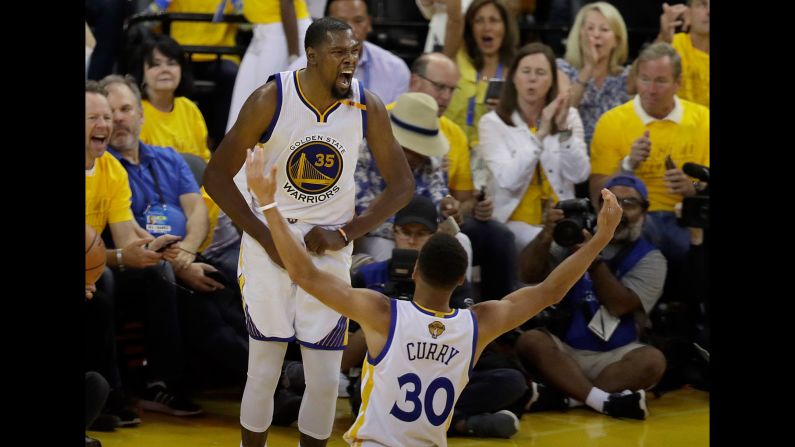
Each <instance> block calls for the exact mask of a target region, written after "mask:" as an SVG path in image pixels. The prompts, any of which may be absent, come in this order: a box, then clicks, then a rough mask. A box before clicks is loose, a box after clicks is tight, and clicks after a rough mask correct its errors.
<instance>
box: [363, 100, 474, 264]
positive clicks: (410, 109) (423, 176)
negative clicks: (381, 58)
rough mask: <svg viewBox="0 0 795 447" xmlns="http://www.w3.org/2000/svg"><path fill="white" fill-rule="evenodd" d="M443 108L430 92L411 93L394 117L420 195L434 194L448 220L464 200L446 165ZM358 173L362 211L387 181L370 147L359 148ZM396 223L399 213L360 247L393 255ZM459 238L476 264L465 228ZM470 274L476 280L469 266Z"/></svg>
mask: <svg viewBox="0 0 795 447" xmlns="http://www.w3.org/2000/svg"><path fill="white" fill-rule="evenodd" d="M438 110H439V106H438V105H437V103H436V100H434V99H433V98H432V97H431V96H430V95H427V94H425V93H419V92H409V93H404V94H402V95H400V96H399V97H398V100H397V101H396V102H395V104H394V107H393V108H392V110H391V111H390V113H389V115H390V116H389V118H390V121H391V124H392V133H393V134H394V135H395V140H397V142H398V144H400V146H401V147H402V148H403V152H404V153H405V154H406V160H407V161H408V162H409V167H410V168H411V171H412V173H413V174H414V183H415V188H416V189H415V191H414V194H416V195H421V196H425V197H428V198H430V199H431V200H432V201H433V203H434V205H436V207H437V209H438V210H439V214H440V217H441V218H442V219H445V218H446V217H448V216H454V215H455V214H456V213H457V212H458V207H459V205H460V203H459V202H458V201H457V200H455V199H454V198H453V197H452V196H451V195H450V194H449V192H450V191H449V189H448V188H447V180H446V179H445V175H444V172H443V171H442V169H441V159H442V157H443V156H444V155H445V154H447V152H448V150H449V148H450V145H449V143H448V142H447V139H446V138H445V136H444V134H443V133H442V132H441V131H440V129H439V118H438V116H437V112H438ZM355 176H356V185H357V193H356V210H357V212H359V210H364V209H367V208H368V207H369V206H370V202H371V201H372V200H373V198H375V197H376V196H377V195H378V194H380V193H381V191H382V190H383V189H384V186H385V184H384V180H383V179H382V178H381V174H380V172H379V171H378V168H377V167H376V165H375V162H374V160H373V158H372V154H370V151H369V150H365V149H363V150H361V151H359V162H358V165H357V166H356V174H355ZM392 223H393V218H390V219H389V220H387V221H386V222H384V223H383V224H381V225H380V226H379V227H377V228H376V229H374V230H372V231H371V232H370V233H369V234H368V235H367V236H366V237H364V238H362V239H361V240H360V245H358V246H357V250H358V251H359V252H365V253H367V254H369V255H371V256H372V257H373V258H374V259H375V260H376V261H383V260H386V259H388V258H389V257H390V256H391V254H392V248H394V246H395V242H394V240H393V239H392V237H393V236H392ZM456 238H457V239H458V241H459V242H460V243H461V245H463V246H464V248H465V249H466V251H467V254H468V256H469V261H470V262H469V264H470V267H471V264H472V244H471V243H470V242H469V238H467V236H466V235H465V234H463V233H460V232H459V233H457V234H456ZM467 279H470V271H469V269H468V270H467Z"/></svg>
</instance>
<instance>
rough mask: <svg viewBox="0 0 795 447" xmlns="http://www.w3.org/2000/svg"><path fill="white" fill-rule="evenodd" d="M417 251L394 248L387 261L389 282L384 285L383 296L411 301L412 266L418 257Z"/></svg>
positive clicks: (412, 295)
mask: <svg viewBox="0 0 795 447" xmlns="http://www.w3.org/2000/svg"><path fill="white" fill-rule="evenodd" d="M419 254H420V253H419V252H418V251H417V250H410V249H403V248H395V249H393V250H392V259H391V260H390V261H389V280H388V281H387V282H386V284H384V295H386V296H389V297H392V298H395V299H399V300H407V301H411V300H412V299H413V298H414V280H413V279H411V274H412V272H414V264H416V263H417V257H418V256H419Z"/></svg>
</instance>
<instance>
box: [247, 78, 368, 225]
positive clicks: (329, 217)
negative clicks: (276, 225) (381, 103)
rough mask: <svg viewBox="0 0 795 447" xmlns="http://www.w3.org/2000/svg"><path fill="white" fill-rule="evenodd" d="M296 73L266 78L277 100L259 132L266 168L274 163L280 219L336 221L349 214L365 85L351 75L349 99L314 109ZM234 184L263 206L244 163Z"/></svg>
mask: <svg viewBox="0 0 795 447" xmlns="http://www.w3.org/2000/svg"><path fill="white" fill-rule="evenodd" d="M300 72H301V70H298V71H294V72H289V71H286V72H281V73H276V74H275V75H273V76H272V78H271V79H273V80H274V81H275V83H276V89H277V101H276V110H275V112H274V114H273V119H272V120H271V122H270V124H269V125H268V128H267V129H266V131H265V133H263V134H262V136H261V137H260V143H262V144H263V146H264V148H265V158H266V163H265V172H266V173H268V172H270V169H271V166H273V165H274V164H276V165H277V166H278V169H277V171H276V185H277V186H276V196H275V198H276V201H277V202H278V203H279V211H281V213H282V215H284V217H285V218H288V219H298V220H301V221H304V222H307V223H310V224H313V225H341V224H344V223H347V222H349V221H350V220H351V219H353V217H354V201H355V198H356V183H355V181H354V178H353V173H354V171H355V170H356V161H357V160H358V157H359V146H360V145H361V143H362V140H363V138H364V135H365V129H366V127H367V115H366V113H367V111H366V106H365V95H364V88H363V87H362V86H361V84H359V82H358V81H357V80H356V79H355V78H354V79H352V82H351V94H350V97H349V98H348V99H340V100H338V101H335V102H334V103H333V104H331V105H330V106H329V107H328V108H327V109H326V110H319V109H318V108H317V107H316V106H315V105H314V104H312V103H311V102H310V101H309V99H308V98H307V97H306V95H305V94H304V91H305V90H303V89H302V88H301V80H300V77H299V73H300ZM235 184H236V185H237V187H238V189H239V190H240V192H241V194H242V195H243V197H244V198H245V199H246V201H247V202H248V203H249V204H250V205H252V207H254V206H261V205H266V204H264V203H262V204H259V205H256V204H254V201H253V199H252V196H251V193H249V192H248V187H247V184H246V170H245V165H244V166H243V167H242V168H241V169H240V171H238V173H237V175H235ZM260 218H261V219H262V220H263V221H264V218H262V217H260Z"/></svg>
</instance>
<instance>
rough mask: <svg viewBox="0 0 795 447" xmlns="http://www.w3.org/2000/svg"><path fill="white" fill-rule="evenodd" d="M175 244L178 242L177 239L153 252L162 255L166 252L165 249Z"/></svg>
mask: <svg viewBox="0 0 795 447" xmlns="http://www.w3.org/2000/svg"><path fill="white" fill-rule="evenodd" d="M177 242H179V239H177V240H175V241H169V242H166V243H165V244H164V245H163V246H162V247H160V248H158V249H157V250H155V253H163V252H164V251H166V249H167V248H168V247H171V246H172V245H174V244H176V243H177Z"/></svg>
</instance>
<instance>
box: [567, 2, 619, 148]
mask: <svg viewBox="0 0 795 447" xmlns="http://www.w3.org/2000/svg"><path fill="white" fill-rule="evenodd" d="M627 54H628V44H627V26H626V25H625V24H624V19H623V18H622V17H621V14H620V13H619V12H618V10H617V9H616V8H615V7H614V6H613V5H611V4H609V3H606V2H595V3H589V4H587V5H585V6H583V7H582V8H580V11H579V12H578V13H577V17H576V18H575V19H574V25H573V26H572V28H571V31H570V32H569V37H568V39H567V41H566V54H565V57H564V58H563V59H557V61H556V62H557V66H558V69H559V70H560V73H559V78H560V88H561V91H564V92H565V91H568V92H569V94H570V98H569V99H570V104H571V106H572V107H575V108H577V110H578V111H579V112H580V117H581V118H582V123H583V127H584V128H585V141H586V143H587V144H588V146H590V144H591V137H592V136H593V131H594V127H596V122H597V121H598V120H599V117H600V116H602V114H603V113H605V112H606V111H608V110H610V109H612V108H613V107H616V106H618V105H620V104H623V103H625V102H627V101H629V98H630V95H629V93H628V92H627V76H628V75H629V70H630V67H629V66H628V65H623V64H624V63H625V62H626V60H627Z"/></svg>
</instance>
